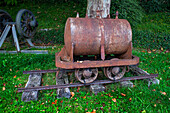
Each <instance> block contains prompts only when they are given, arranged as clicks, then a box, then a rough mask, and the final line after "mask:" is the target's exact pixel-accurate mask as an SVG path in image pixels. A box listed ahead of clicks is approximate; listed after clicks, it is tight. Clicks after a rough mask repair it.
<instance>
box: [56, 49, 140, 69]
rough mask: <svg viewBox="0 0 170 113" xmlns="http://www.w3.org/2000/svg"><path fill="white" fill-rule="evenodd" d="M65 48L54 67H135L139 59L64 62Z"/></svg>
mask: <svg viewBox="0 0 170 113" xmlns="http://www.w3.org/2000/svg"><path fill="white" fill-rule="evenodd" d="M65 51H66V50H65V47H64V48H63V49H62V50H61V51H60V53H59V54H57V55H56V60H55V61H56V67H59V68H64V69H79V68H94V67H110V66H127V65H137V64H138V63H139V57H137V56H132V59H114V58H113V59H111V60H104V61H101V60H94V61H89V60H88V61H75V62H66V61H63V60H62V57H63V55H64V53H65Z"/></svg>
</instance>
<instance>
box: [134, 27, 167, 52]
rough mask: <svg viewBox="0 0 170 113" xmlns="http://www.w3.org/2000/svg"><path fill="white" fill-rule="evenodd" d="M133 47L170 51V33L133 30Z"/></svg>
mask: <svg viewBox="0 0 170 113" xmlns="http://www.w3.org/2000/svg"><path fill="white" fill-rule="evenodd" d="M133 46H134V47H137V48H144V49H161V48H163V49H166V50H169V49H170V33H159V32H158V33H154V32H150V31H142V30H141V31H140V30H138V31H137V30H133Z"/></svg>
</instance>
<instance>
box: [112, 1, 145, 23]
mask: <svg viewBox="0 0 170 113" xmlns="http://www.w3.org/2000/svg"><path fill="white" fill-rule="evenodd" d="M110 11H111V12H110V14H111V16H113V17H114V15H112V14H115V12H116V11H119V18H122V19H127V20H128V21H129V22H130V23H131V25H132V26H135V25H136V24H137V23H140V22H141V20H142V18H143V16H144V10H143V9H142V7H141V6H140V5H139V3H138V2H137V1H136V0H112V1H111V9H110ZM114 18H115V17H114Z"/></svg>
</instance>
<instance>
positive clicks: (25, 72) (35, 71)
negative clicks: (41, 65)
mask: <svg viewBox="0 0 170 113" xmlns="http://www.w3.org/2000/svg"><path fill="white" fill-rule="evenodd" d="M57 71H61V72H74V70H71V69H70V70H68V69H67V70H66V69H59V68H57V69H49V70H32V71H23V74H34V73H54V72H57Z"/></svg>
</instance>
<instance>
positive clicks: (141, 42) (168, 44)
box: [33, 28, 170, 50]
mask: <svg viewBox="0 0 170 113" xmlns="http://www.w3.org/2000/svg"><path fill="white" fill-rule="evenodd" d="M38 40H41V41H42V42H43V43H44V44H49V43H50V45H54V44H64V29H63V28H62V29H59V30H49V31H40V32H37V34H36V36H35V38H34V41H33V42H38ZM133 46H134V47H137V48H144V49H151V50H152V49H161V48H163V49H166V50H167V49H168V50H169V49H170V34H169V33H164V32H163V33H159V32H158V33H154V32H150V31H147V30H146V31H145V30H133Z"/></svg>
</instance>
